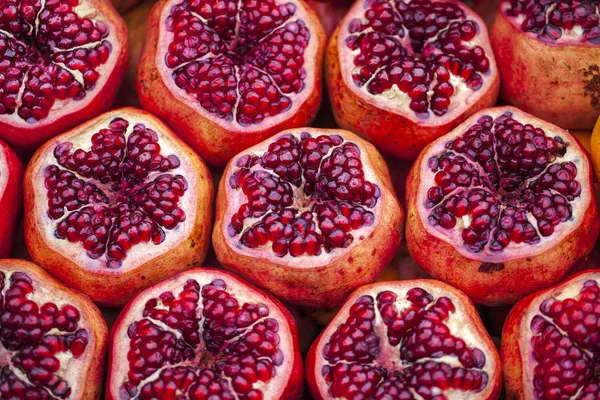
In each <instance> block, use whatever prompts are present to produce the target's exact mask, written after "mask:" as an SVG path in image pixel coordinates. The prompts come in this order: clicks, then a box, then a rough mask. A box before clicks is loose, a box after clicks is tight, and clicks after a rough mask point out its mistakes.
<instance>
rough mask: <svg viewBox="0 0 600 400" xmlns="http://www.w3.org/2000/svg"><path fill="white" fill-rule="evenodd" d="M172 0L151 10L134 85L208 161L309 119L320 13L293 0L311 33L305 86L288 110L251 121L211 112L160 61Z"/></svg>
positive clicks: (316, 102)
mask: <svg viewBox="0 0 600 400" xmlns="http://www.w3.org/2000/svg"><path fill="white" fill-rule="evenodd" d="M176 2H178V0H169V1H162V2H159V3H158V4H156V5H155V6H154V8H153V9H152V11H151V13H150V17H149V19H148V28H147V30H146V38H145V41H144V45H143V47H142V55H141V57H140V66H139V69H138V77H137V85H136V87H137V92H138V97H139V99H140V102H141V104H142V106H143V107H144V108H145V109H147V110H148V111H150V112H152V113H153V114H155V115H157V116H159V117H160V118H162V119H164V120H165V121H166V122H167V123H168V124H169V125H170V126H171V127H173V129H174V130H175V132H177V133H178V134H179V135H180V137H181V138H183V140H184V141H185V142H186V143H187V144H189V145H190V146H191V147H192V148H193V149H194V150H195V151H196V152H197V153H198V154H200V156H201V157H202V158H203V159H204V160H206V162H207V163H208V164H210V165H212V166H219V167H222V166H224V165H225V164H227V162H228V161H229V160H230V159H231V158H232V157H233V156H234V155H235V154H237V153H239V152H240V151H242V150H244V149H247V148H248V147H250V146H253V145H255V144H257V143H259V142H261V141H262V140H264V139H266V138H268V137H269V136H272V135H273V134H275V133H277V132H279V131H281V130H284V129H290V128H295V127H300V126H306V125H309V124H310V123H311V122H312V121H313V119H314V118H315V117H316V115H317V112H318V110H319V106H320V104H321V97H322V76H321V75H322V74H321V69H322V68H321V66H322V64H323V53H324V51H325V43H326V35H325V31H324V29H323V26H322V25H321V22H320V21H319V18H318V17H317V15H316V14H315V12H314V11H313V10H312V8H310V7H309V6H308V5H307V4H306V3H305V2H304V0H294V2H293V3H294V4H296V5H297V6H298V7H297V9H296V14H295V16H296V17H297V18H298V19H301V20H303V21H304V22H305V23H306V25H307V27H308V28H309V30H310V34H311V37H310V42H309V45H308V47H307V48H306V50H305V52H304V59H305V61H306V64H305V65H304V68H305V70H306V79H305V81H304V82H305V88H304V90H303V91H302V92H301V93H298V94H296V95H293V96H291V97H292V101H293V104H292V107H290V109H289V110H287V111H286V112H284V113H282V114H279V115H276V116H273V117H268V118H265V120H264V121H263V122H261V123H259V124H252V125H249V126H242V125H239V124H237V123H235V122H233V123H232V122H228V121H225V120H222V119H220V118H219V117H218V116H215V115H211V114H210V113H209V112H208V111H206V110H204V109H203V108H202V107H201V105H200V104H199V102H198V101H197V100H196V99H194V98H192V97H191V96H189V95H187V94H186V93H185V91H184V90H182V89H180V88H178V87H177V85H176V84H175V82H173V79H172V78H171V70H170V69H168V68H167V66H166V65H165V61H164V50H165V49H166V47H167V46H168V39H167V38H166V33H165V32H164V31H165V29H164V28H163V26H164V24H165V20H166V18H167V16H168V13H169V12H170V10H171V7H172V6H173V5H174V4H175V3H176ZM161 46H162V47H161ZM163 47H164V48H163Z"/></svg>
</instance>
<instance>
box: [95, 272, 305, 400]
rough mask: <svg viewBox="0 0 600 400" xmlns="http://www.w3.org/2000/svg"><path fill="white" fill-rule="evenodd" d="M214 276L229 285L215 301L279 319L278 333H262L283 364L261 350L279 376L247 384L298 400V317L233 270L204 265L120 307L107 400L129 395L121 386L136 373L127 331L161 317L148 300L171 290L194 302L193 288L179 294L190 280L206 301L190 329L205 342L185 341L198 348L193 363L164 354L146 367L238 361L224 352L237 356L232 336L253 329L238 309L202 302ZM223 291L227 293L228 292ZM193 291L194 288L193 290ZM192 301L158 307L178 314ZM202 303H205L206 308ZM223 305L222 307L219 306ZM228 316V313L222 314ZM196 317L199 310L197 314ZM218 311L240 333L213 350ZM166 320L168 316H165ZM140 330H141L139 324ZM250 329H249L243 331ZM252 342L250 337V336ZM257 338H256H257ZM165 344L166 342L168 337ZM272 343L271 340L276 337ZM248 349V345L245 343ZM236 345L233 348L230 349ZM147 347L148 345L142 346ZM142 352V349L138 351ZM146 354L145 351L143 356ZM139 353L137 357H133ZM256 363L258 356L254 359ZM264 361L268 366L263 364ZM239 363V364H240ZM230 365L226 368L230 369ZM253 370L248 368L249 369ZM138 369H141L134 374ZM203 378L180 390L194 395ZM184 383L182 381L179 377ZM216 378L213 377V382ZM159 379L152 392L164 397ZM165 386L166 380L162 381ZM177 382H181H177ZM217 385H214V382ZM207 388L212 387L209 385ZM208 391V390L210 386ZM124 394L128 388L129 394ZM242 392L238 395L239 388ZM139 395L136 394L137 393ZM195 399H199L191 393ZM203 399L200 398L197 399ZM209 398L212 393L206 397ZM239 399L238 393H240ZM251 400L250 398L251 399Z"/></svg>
mask: <svg viewBox="0 0 600 400" xmlns="http://www.w3.org/2000/svg"><path fill="white" fill-rule="evenodd" d="M215 280H222V281H224V283H225V285H226V290H224V291H222V292H220V294H219V295H218V296H213V297H211V299H213V301H217V300H218V299H222V300H223V301H226V300H227V301H231V299H233V300H237V302H236V306H237V305H238V304H239V305H240V306H241V305H242V304H243V305H244V307H247V306H248V305H262V306H266V308H267V309H268V312H269V314H268V316H263V317H262V322H265V318H267V317H269V318H272V319H275V321H276V322H277V324H278V331H276V332H274V331H270V333H268V332H267V333H265V334H264V336H263V337H262V339H263V340H264V339H265V337H267V336H269V335H271V336H269V337H270V338H274V337H276V338H277V339H276V342H277V343H276V346H277V347H278V349H279V350H281V352H282V353H283V354H282V357H283V363H281V364H280V365H278V366H274V364H273V363H272V362H271V358H270V356H268V355H266V354H265V353H263V357H264V358H263V361H265V364H264V365H263V367H264V368H265V369H263V371H262V373H263V374H267V372H266V370H267V369H268V368H270V367H274V369H275V374H273V375H272V376H271V377H270V378H269V379H267V380H265V379H260V378H259V379H258V382H256V381H252V379H253V378H248V380H247V381H245V382H249V384H250V386H252V387H254V382H256V384H257V385H256V386H259V387H258V388H255V389H258V391H259V392H260V390H261V388H260V386H262V389H263V392H262V395H263V396H264V397H261V398H264V399H265V400H266V399H269V400H278V399H280V400H287V399H289V400H297V399H300V396H301V394H302V389H303V366H302V357H301V355H300V347H299V341H298V329H297V327H296V322H295V320H294V317H293V316H292V314H290V312H289V311H288V310H287V309H286V308H285V307H284V306H283V304H281V302H280V301H279V300H277V299H276V298H275V297H273V296H272V295H270V294H268V293H265V292H263V291H261V290H259V289H257V288H256V287H254V286H252V285H250V284H248V283H247V282H245V281H243V280H241V279H240V278H238V277H237V276H235V275H233V274H231V273H229V272H225V271H221V270H215V269H210V268H202V269H192V270H189V271H186V272H183V273H181V274H178V275H175V276H174V277H172V278H170V279H168V280H166V281H164V282H161V283H159V284H157V285H155V286H153V287H151V288H149V289H147V290H145V291H144V292H142V293H140V294H139V295H138V296H136V297H135V298H134V299H133V300H132V301H131V302H130V303H129V304H127V306H125V308H124V309H123V311H121V313H120V314H119V317H118V318H117V320H116V321H115V324H114V325H113V327H112V329H111V332H110V347H109V356H108V379H107V383H106V399H107V400H116V399H127V398H130V397H128V396H127V395H123V393H124V392H123V391H122V389H123V387H122V385H123V384H124V383H125V381H126V380H127V376H129V377H131V374H132V373H133V372H132V371H131V370H130V368H129V365H128V357H129V355H128V352H129V353H133V350H130V346H131V345H132V344H131V343H132V340H131V339H130V336H129V334H128V332H129V331H130V329H131V330H133V331H135V328H134V327H133V324H134V323H136V322H139V321H140V320H143V321H157V322H158V321H160V320H157V319H156V318H155V317H153V316H152V315H150V314H149V313H148V312H147V310H148V304H150V303H149V302H151V301H153V300H151V299H156V298H157V297H159V296H160V295H161V294H163V296H164V294H165V293H166V292H169V293H172V294H173V295H175V297H176V299H179V298H182V299H185V300H187V301H188V302H189V301H194V299H197V298H198V296H197V295H195V294H193V295H192V294H190V291H187V293H186V294H184V295H183V294H182V295H181V296H179V297H178V295H179V294H180V293H181V292H182V291H183V290H184V289H185V286H184V285H185V284H186V283H189V282H190V281H193V282H197V283H198V284H199V285H200V288H201V289H202V290H201V291H200V295H199V299H200V300H199V301H201V302H203V303H202V304H198V306H197V307H198V308H197V309H196V310H195V311H196V312H197V313H198V315H199V316H200V317H199V318H201V317H203V318H205V319H203V320H202V325H200V326H198V325H196V328H192V329H197V331H192V332H197V333H198V334H200V335H202V337H203V339H202V340H201V343H199V344H198V345H197V347H193V346H192V344H190V343H189V341H188V343H186V346H189V348H193V351H194V352H195V353H194V354H195V357H194V360H193V362H190V361H184V362H183V363H181V362H170V361H168V360H167V357H168V356H166V355H165V356H164V358H163V359H162V360H163V361H164V362H160V361H159V362H158V364H155V363H154V364H153V363H152V362H151V361H148V362H147V363H144V365H145V366H147V369H151V370H152V371H153V373H156V372H154V369H156V368H159V369H161V373H164V372H165V370H169V369H171V368H169V367H171V366H173V367H176V366H182V367H186V366H187V367H189V368H190V369H191V370H193V371H195V372H199V371H200V370H201V369H205V370H206V369H208V370H211V371H214V370H215V368H217V365H215V364H216V362H217V361H221V362H223V361H224V362H228V365H234V364H235V360H234V361H233V364H232V361H227V360H225V358H226V356H225V354H230V355H231V354H232V353H233V354H237V353H236V351H238V350H235V346H234V344H235V343H234V344H231V343H232V342H234V339H233V338H236V339H240V340H241V339H243V338H248V336H249V335H250V334H252V332H249V330H250V328H244V327H241V326H240V325H238V324H240V322H239V321H241V320H242V318H241V317H240V316H239V315H240V314H235V313H238V310H239V309H237V308H236V307H234V306H231V305H228V306H227V307H228V308H227V309H226V310H224V308H225V306H224V305H221V304H217V305H215V304H214V303H212V305H208V304H205V303H204V301H206V295H205V292H204V289H205V288H207V286H211V285H210V284H211V282H212V283H214V282H215ZM224 292H225V293H224ZM194 293H195V292H194ZM227 294H229V295H230V296H231V297H227ZM160 298H162V297H160ZM188 304H189V303H186V302H185V301H181V302H179V303H178V304H173V306H172V307H171V308H169V307H170V306H169V305H167V304H165V303H162V304H159V307H157V308H159V309H161V310H164V311H166V312H167V313H168V314H169V315H176V314H175V313H177V312H178V311H179V312H181V311H180V310H181V309H184V310H185V309H186V307H187V306H188ZM160 306H162V308H160ZM203 306H204V307H203ZM219 307H221V308H220V309H219ZM144 310H146V311H145V313H144V315H142V312H144ZM206 313H213V314H211V315H212V316H213V318H214V319H211V318H210V316H207V314H206ZM226 313H227V314H230V315H229V317H228V316H226V315H224V314H226ZM193 315H195V314H193ZM218 315H220V316H221V317H224V318H228V319H229V325H227V327H236V328H239V329H240V331H239V332H241V333H238V334H233V335H232V336H233V338H230V340H225V341H224V344H222V345H218V346H219V347H218V348H217V349H213V350H209V349H208V348H210V346H211V345H212V343H207V342H206V341H209V342H210V341H211V338H213V339H214V338H216V337H217V336H219V333H218V332H217V331H216V330H211V328H209V323H210V324H211V325H210V327H214V329H218V328H219V327H217V326H215V325H212V323H217V324H218V322H219V320H218V319H217V318H216V316H218ZM167 318H168V317H167ZM179 318H183V320H182V325H183V322H187V321H188V320H187V319H186V318H187V317H186V316H185V315H184V316H183V317H181V315H179ZM175 319H176V320H177V317H175ZM260 323H261V321H260V320H258V321H257V320H254V319H253V320H252V323H251V324H250V326H253V327H254V328H256V327H257V325H258V324H260ZM160 326H162V327H163V328H162V329H161V328H159V329H158V331H159V332H163V331H164V330H165V328H168V327H169V326H170V325H168V324H167V323H166V322H165V323H163V324H161V325H160ZM140 329H141V328H140ZM221 329H227V328H223V327H221ZM245 329H246V330H245ZM171 331H172V332H175V333H177V335H178V337H181V331H178V329H177V328H176V327H173V328H172V329H171ZM135 332H136V334H139V336H138V339H137V340H138V341H139V340H140V339H139V337H141V336H142V332H141V331H135ZM248 340H250V339H248ZM257 340H258V339H257ZM164 342H166V340H165V341H164ZM265 342H267V341H266V340H264V341H263V342H262V344H261V345H264V344H265ZM246 343H247V344H246V345H245V346H248V347H252V346H254V345H255V344H256V342H253V343H250V341H247V342H246ZM270 343H273V342H272V341H271V342H270ZM161 346H168V343H165V344H164V345H161ZM241 346H244V344H241ZM242 348H244V347H242ZM150 349H151V347H148V351H152V350H150ZM232 349H233V350H232ZM263 349H267V347H263ZM142 350H145V349H142ZM138 351H139V350H138ZM227 351H231V352H229V353H227ZM263 351H265V352H266V351H268V350H263ZM136 354H137V355H138V356H139V355H140V353H139V352H137V353H136ZM244 354H247V355H246V356H247V357H254V356H255V354H254V355H253V354H252V353H250V352H248V353H244ZM142 356H143V354H142ZM239 356H242V354H240V355H239ZM135 357H137V356H135ZM253 360H254V361H255V359H253ZM245 365H246V367H245V368H246V370H245V371H244V374H247V375H246V376H248V375H252V376H253V377H256V376H254V375H253V374H254V373H256V372H257V371H256V369H254V367H255V366H256V365H255V364H249V362H248V361H246V362H245ZM265 365H266V366H265ZM238 367H239V366H238ZM226 368H227V367H226ZM249 370H250V371H249ZM145 372H146V371H145V370H144V368H142V371H141V373H145ZM136 373H137V372H136ZM225 375H226V376H227V377H228V378H231V379H232V381H234V380H236V379H237V378H236V377H237V376H238V375H237V374H235V373H234V374H233V375H228V374H227V373H226V374H225ZM154 378H157V375H154ZM196 379H197V380H199V378H192V379H190V380H189V381H188V386H187V388H182V387H181V386H177V389H179V390H182V391H183V392H184V393H185V392H187V391H188V390H190V391H189V392H188V396H192V392H193V388H190V387H189V382H192V381H194V380H196ZM152 380H153V378H148V380H147V381H144V384H145V383H146V382H152ZM179 382H181V381H179ZM213 382H214V381H213ZM160 383H161V381H160V380H158V382H155V384H154V385H153V388H154V390H155V391H154V392H152V393H153V395H154V396H155V397H154V398H157V397H158V398H166V397H161V395H163V396H166V394H164V392H160V391H159V390H160V386H158V385H159V384H160ZM162 383H163V385H164V382H162ZM176 385H178V384H177V383H176ZM215 385H216V383H215ZM206 386H208V385H206ZM162 388H164V386H162ZM228 388H229V389H231V388H232V385H231V384H229V385H228ZM210 389H211V390H214V386H213V387H210ZM138 390H140V387H139V386H138ZM206 390H207V391H208V390H209V389H206ZM125 393H126V392H125ZM202 393H206V392H202ZM238 394H240V393H239V392H238ZM209 395H214V396H216V398H220V399H221V398H222V399H233V397H227V396H226V395H227V393H224V392H214V391H211V392H210V393H209ZM136 398H137V397H136ZM142 398H145V397H142ZM186 398H192V397H186ZM193 398H196V397H193ZM199 398H202V397H199ZM207 398H208V397H207ZM236 398H237V397H236ZM250 398H252V397H250Z"/></svg>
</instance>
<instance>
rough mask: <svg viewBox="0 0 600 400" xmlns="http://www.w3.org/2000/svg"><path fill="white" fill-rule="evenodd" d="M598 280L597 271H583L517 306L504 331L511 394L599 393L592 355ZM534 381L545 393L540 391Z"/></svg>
mask: <svg viewBox="0 0 600 400" xmlns="http://www.w3.org/2000/svg"><path fill="white" fill-rule="evenodd" d="M599 282H600V274H599V273H598V270H597V269H596V270H589V271H584V272H581V273H579V274H577V275H574V276H573V277H571V278H569V279H568V280H566V281H564V282H561V283H560V284H558V285H556V286H553V287H550V288H548V289H545V290H541V291H539V292H536V293H533V294H531V295H529V296H527V297H525V298H524V299H522V300H521V301H519V302H518V303H517V304H516V305H515V306H514V307H513V309H512V310H511V312H510V314H509V315H508V318H507V319H506V322H505V323H504V328H503V329H502V366H503V371H504V384H505V389H506V393H507V398H510V399H513V398H514V399H523V400H534V399H538V398H544V399H555V398H561V397H560V396H564V397H562V398H578V399H585V400H587V399H597V398H598V396H600V386H599V385H598V369H597V368H598V361H597V358H596V359H595V360H593V359H590V356H591V355H594V356H597V344H598V326H597V325H596V324H595V323H594V324H592V325H590V323H589V321H590V318H592V319H593V320H594V321H595V319H596V318H597V313H596V310H597V308H598V302H599V301H598V297H599V295H598V293H599V291H598V283H599ZM586 283H587V284H588V285H589V286H588V287H587V288H586V287H585V285H586ZM584 292H585V293H584ZM553 303H554V304H553ZM586 304H587V305H586ZM551 305H553V307H551ZM590 310H592V311H590ZM581 315H583V317H582V318H581V319H580V318H579V316H581ZM559 317H562V320H560V319H559ZM582 330H583V335H582V334H581V333H582V332H581V331H582ZM557 340H558V342H557ZM552 343H554V345H553V344H552ZM590 345H591V346H595V347H594V348H593V349H592V348H590V347H589V346H590ZM534 349H535V350H534ZM534 351H535V352H536V353H534ZM582 355H583V357H581V356H582ZM553 366H554V368H553ZM534 381H536V382H537V385H538V387H540V388H543V392H541V393H536V389H535V387H534ZM552 381H553V382H554V383H552ZM568 387H569V388H571V390H568V389H567V388H568ZM574 392H575V393H580V394H578V396H575V393H574ZM536 394H537V395H536ZM540 396H541V397H540Z"/></svg>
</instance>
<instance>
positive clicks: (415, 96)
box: [326, 0, 500, 160]
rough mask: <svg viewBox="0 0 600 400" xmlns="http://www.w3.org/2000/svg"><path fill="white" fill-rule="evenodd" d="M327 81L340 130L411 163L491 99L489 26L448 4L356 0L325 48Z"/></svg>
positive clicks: (493, 75) (495, 85) (494, 85)
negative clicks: (358, 136)
mask: <svg viewBox="0 0 600 400" xmlns="http://www.w3.org/2000/svg"><path fill="white" fill-rule="evenodd" d="M326 77H327V84H328V88H329V93H330V96H331V105H332V107H333V111H334V114H335V118H336V121H337V123H338V125H339V126H340V127H342V128H344V129H348V130H350V131H352V132H356V133H358V134H360V135H362V136H364V137H366V138H368V140H370V141H371V142H373V143H374V144H375V146H377V147H378V148H380V149H382V151H385V152H386V153H389V154H391V155H394V156H396V157H400V158H404V159H409V160H414V159H415V158H416V157H417V155H418V154H419V152H420V151H421V150H422V149H423V148H424V147H425V145H426V144H427V143H429V142H431V141H432V140H433V139H436V138H437V137H439V136H441V135H443V134H445V133H447V132H448V131H450V130H451V129H452V128H454V127H455V126H456V125H458V124H459V123H460V122H462V121H464V120H465V119H466V118H467V117H468V116H469V115H471V114H473V113H475V112H476V111H479V110H481V109H483V108H486V107H490V106H492V105H493V104H494V103H495V102H496V98H497V96H498V90H499V86H500V83H499V78H498V73H497V69H496V62H495V60H494V54H493V53H492V48H491V47H490V43H489V39H488V34H487V28H486V26H485V23H484V22H483V21H482V19H481V18H480V17H479V16H478V15H477V14H475V13H474V12H473V11H472V10H470V9H469V8H468V7H466V6H465V5H464V4H462V3H460V2H457V1H446V0H423V1H407V0H358V1H356V2H355V3H354V5H353V6H352V7H351V8H350V11H349V12H348V14H346V17H344V19H343V20H342V22H341V23H340V24H339V25H338V28H337V29H336V31H335V32H334V34H333V37H332V40H331V41H330V43H329V47H328V50H327V60H326Z"/></svg>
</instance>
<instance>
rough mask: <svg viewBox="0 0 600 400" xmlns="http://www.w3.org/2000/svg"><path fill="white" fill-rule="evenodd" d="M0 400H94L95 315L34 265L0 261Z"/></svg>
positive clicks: (98, 372)
mask: <svg viewBox="0 0 600 400" xmlns="http://www.w3.org/2000/svg"><path fill="white" fill-rule="evenodd" d="M0 327H1V328H0V399H7V400H9V399H10V400H13V399H14V400H16V399H32V400H33V399H36V400H50V399H73V400H75V399H79V400H91V399H98V400H99V399H100V393H101V390H102V385H101V382H102V374H103V372H104V371H103V367H104V356H105V352H106V342H107V339H108V332H107V328H106V323H105V322H104V320H103V319H102V315H101V314H100V311H99V310H98V309H97V308H96V306H95V305H94V304H93V303H92V302H91V301H90V300H89V299H88V298H87V297H85V296H82V295H81V294H79V293H77V292H75V291H73V290H71V289H69V288H67V287H65V286H63V285H62V284H60V283H59V282H57V281H56V280H54V278H52V277H51V276H50V275H48V273H46V272H45V271H44V270H42V269H41V268H40V267H38V266H37V265H35V264H32V263H30V262H28V261H23V260H8V259H4V260H0Z"/></svg>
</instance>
